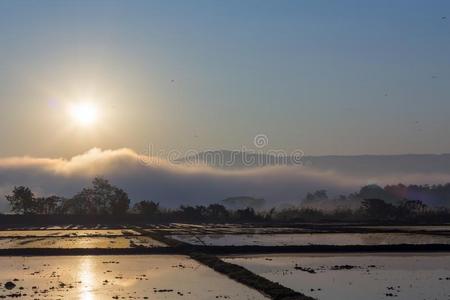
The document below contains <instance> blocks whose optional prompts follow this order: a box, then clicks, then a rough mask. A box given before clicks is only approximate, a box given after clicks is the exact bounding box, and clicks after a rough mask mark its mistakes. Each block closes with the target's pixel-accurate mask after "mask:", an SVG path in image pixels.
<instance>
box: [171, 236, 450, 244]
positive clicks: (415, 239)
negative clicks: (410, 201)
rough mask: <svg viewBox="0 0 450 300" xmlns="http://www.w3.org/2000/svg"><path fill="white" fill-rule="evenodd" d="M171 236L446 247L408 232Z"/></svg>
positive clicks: (204, 240)
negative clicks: (436, 245) (438, 245)
mask: <svg viewBox="0 0 450 300" xmlns="http://www.w3.org/2000/svg"><path fill="white" fill-rule="evenodd" d="M171 237H172V238H174V239H176V240H179V241H182V242H186V243H189V244H193V245H206V246H247V245H256V246H307V245H336V246H345V245H399V244H414V245H416V244H450V236H439V235H431V234H412V233H302V234H235V235H232V234H203V235H172V236H171Z"/></svg>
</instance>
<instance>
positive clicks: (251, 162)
mask: <svg viewBox="0 0 450 300" xmlns="http://www.w3.org/2000/svg"><path fill="white" fill-rule="evenodd" d="M176 162H177V163H182V164H186V163H187V164H206V165H208V166H211V167H214V168H218V169H229V170H240V169H247V168H258V167H265V166H278V165H289V166H293V165H299V166H305V167H308V168H313V169H318V170H333V171H338V172H341V173H343V174H353V175H355V174H361V175H369V176H370V175H372V176H376V175H384V174H404V173H408V174H414V173H420V174H423V173H435V174H436V173H443V174H450V154H449V153H445V154H398V155H349V156H339V155H330V156H304V157H301V158H299V157H290V156H278V155H270V154H261V153H252V152H240V151H230V150H216V151H205V152H200V153H198V154H197V155H193V156H188V157H184V158H181V159H178V160H177V161H176Z"/></svg>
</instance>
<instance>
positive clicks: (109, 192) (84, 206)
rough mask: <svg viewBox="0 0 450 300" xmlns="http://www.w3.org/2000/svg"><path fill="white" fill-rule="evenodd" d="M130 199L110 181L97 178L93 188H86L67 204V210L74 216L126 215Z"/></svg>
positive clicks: (93, 182)
mask: <svg viewBox="0 0 450 300" xmlns="http://www.w3.org/2000/svg"><path fill="white" fill-rule="evenodd" d="M129 205H130V199H129V198H128V194H127V193H126V192H125V191H123V190H122V189H120V188H118V187H115V186H113V185H111V184H110V183H109V182H108V180H106V179H103V178H95V179H94V180H93V181H92V187H91V188H84V189H83V190H82V191H81V192H79V193H78V194H76V195H75V196H74V197H73V198H72V199H71V200H70V201H68V202H67V203H66V206H68V207H66V210H68V211H70V212H72V213H74V214H91V215H95V214H99V215H106V214H113V215H120V214H125V213H126V212H127V211H128V208H129Z"/></svg>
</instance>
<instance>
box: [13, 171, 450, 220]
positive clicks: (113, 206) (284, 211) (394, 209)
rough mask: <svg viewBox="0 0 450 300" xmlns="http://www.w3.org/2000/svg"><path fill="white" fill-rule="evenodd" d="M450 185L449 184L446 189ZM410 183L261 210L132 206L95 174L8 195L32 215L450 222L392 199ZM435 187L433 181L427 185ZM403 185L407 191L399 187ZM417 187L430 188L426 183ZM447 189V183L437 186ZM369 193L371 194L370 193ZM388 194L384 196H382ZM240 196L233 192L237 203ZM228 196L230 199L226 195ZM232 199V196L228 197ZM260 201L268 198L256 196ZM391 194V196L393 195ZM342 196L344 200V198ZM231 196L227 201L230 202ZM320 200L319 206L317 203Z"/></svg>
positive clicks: (439, 212) (440, 211)
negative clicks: (73, 184) (59, 190)
mask: <svg viewBox="0 0 450 300" xmlns="http://www.w3.org/2000/svg"><path fill="white" fill-rule="evenodd" d="M448 187H450V185H445V189H444V190H446V189H447V188H448ZM405 188H407V187H406V186H403V185H402V186H400V187H399V186H387V187H386V188H379V187H376V186H366V187H363V188H362V189H361V190H360V191H359V193H354V194H351V195H349V196H340V197H337V198H328V195H327V193H326V191H324V190H319V191H316V192H314V193H308V194H307V195H306V197H305V199H303V201H302V203H301V205H298V206H290V207H286V208H271V209H266V210H264V209H259V210H255V209H254V208H253V207H242V208H239V209H237V208H234V209H229V208H227V207H226V206H225V205H223V204H219V203H216V204H210V205H196V206H190V205H182V206H180V207H179V208H178V209H168V208H163V207H161V206H160V204H159V203H157V202H153V201H140V202H137V203H135V204H134V205H133V206H130V202H131V201H130V198H129V196H128V194H127V193H126V192H125V191H124V190H122V189H121V188H118V187H116V186H114V185H112V184H111V183H110V182H109V181H108V180H106V179H103V178H95V179H94V180H93V181H92V184H91V186H90V187H87V188H84V189H82V190H81V191H80V192H79V193H77V194H76V195H74V196H73V197H72V198H64V197H60V196H49V197H36V196H35V194H34V193H33V192H32V191H31V189H30V188H28V187H25V186H18V187H14V189H13V191H12V193H11V194H9V195H6V199H7V201H8V203H9V205H10V207H11V211H12V212H13V213H15V214H20V215H28V216H39V215H46V216H64V215H66V216H68V215H70V216H111V217H119V216H120V217H122V218H121V219H123V217H127V218H128V219H130V220H132V219H133V218H135V216H137V215H139V217H140V219H141V220H145V221H148V222H171V221H185V222H216V223H221V222H323V221H348V222H416V223H417V222H450V211H449V210H448V208H444V207H439V208H436V207H431V206H428V205H427V204H425V203H424V202H423V201H421V200H409V199H406V198H403V199H402V198H398V199H395V201H392V196H389V197H391V198H388V199H386V194H385V193H386V191H392V190H395V191H396V193H393V194H388V195H405ZM427 188H428V189H431V190H432V188H431V187H427ZM398 189H401V191H402V193H403V194H402V193H398ZM414 189H416V191H417V190H419V189H420V190H424V188H423V187H420V188H418V186H414ZM437 190H439V191H440V193H441V192H442V190H443V188H442V186H439V187H437ZM365 197H367V198H365ZM383 197H384V199H382V198H383ZM241 198H242V199H243V200H245V201H244V203H246V204H248V203H253V202H255V201H249V199H247V198H248V197H241ZM238 199H240V198H239V197H236V198H233V199H232V200H233V201H232V202H233V204H236V203H235V202H236V201H237V200H238ZM355 199H357V200H358V201H359V202H358V205H357V206H355V207H353V208H352V207H349V206H345V205H337V206H334V208H332V209H329V208H327V209H322V208H321V206H323V203H324V202H325V201H338V203H341V204H343V203H344V204H345V203H347V202H348V201H350V200H355ZM226 200H227V199H226ZM228 200H229V199H228ZM256 200H258V201H257V202H258V203H259V202H261V201H263V199H256ZM389 200H391V201H389ZM339 201H340V202H339ZM228 202H229V201H225V202H224V203H228ZM317 203H319V205H316V206H314V204H317Z"/></svg>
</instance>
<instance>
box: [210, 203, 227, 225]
mask: <svg viewBox="0 0 450 300" xmlns="http://www.w3.org/2000/svg"><path fill="white" fill-rule="evenodd" d="M206 213H207V215H208V218H209V219H210V220H211V221H225V220H227V219H228V218H229V217H230V213H229V212H228V210H227V209H226V208H225V206H223V205H221V204H210V205H209V206H208V207H207V208H206Z"/></svg>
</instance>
